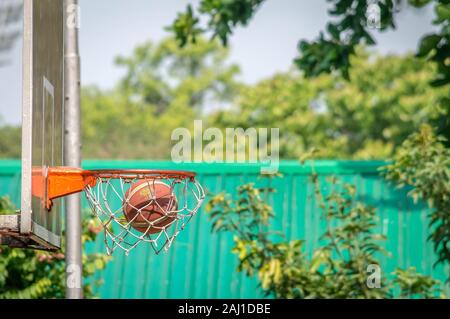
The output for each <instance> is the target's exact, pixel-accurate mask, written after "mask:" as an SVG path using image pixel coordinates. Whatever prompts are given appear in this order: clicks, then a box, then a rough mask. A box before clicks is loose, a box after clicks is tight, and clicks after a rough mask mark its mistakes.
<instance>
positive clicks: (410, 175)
mask: <svg viewBox="0 0 450 319" xmlns="http://www.w3.org/2000/svg"><path fill="white" fill-rule="evenodd" d="M443 142H444V139H443V138H442V137H440V136H436V135H435V134H434V132H433V129H432V128H431V127H430V126H429V125H423V126H422V127H421V129H420V131H419V132H417V133H413V134H411V136H410V137H408V139H406V140H405V142H404V143H403V146H402V148H400V149H399V150H398V152H397V154H396V155H395V157H394V162H393V163H392V164H390V165H388V166H386V167H384V168H383V173H384V174H385V176H386V178H387V179H389V180H391V181H393V182H395V183H396V184H398V186H399V187H403V186H405V185H408V186H410V187H412V190H411V191H410V192H409V195H410V196H411V197H412V198H413V199H414V201H418V200H419V199H422V200H425V201H427V202H428V205H429V207H430V208H431V212H430V215H429V217H430V225H429V229H430V231H431V235H430V236H429V239H430V240H432V241H433V243H434V249H435V251H436V253H437V255H438V260H437V261H436V263H448V264H450V150H449V149H448V148H445V147H444V145H443ZM449 278H450V274H449Z"/></svg>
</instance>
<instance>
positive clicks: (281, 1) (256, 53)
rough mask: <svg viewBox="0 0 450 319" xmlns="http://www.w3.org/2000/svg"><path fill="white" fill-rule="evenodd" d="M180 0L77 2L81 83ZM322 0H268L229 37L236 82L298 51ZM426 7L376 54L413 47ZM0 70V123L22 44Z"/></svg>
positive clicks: (145, 36)
mask: <svg viewBox="0 0 450 319" xmlns="http://www.w3.org/2000/svg"><path fill="white" fill-rule="evenodd" d="M188 3H193V4H195V3H198V1H187V0H128V1H126V0H80V7H81V29H80V50H81V58H82V60H81V63H82V69H81V72H82V83H83V84H95V85H97V86H99V87H101V88H110V87H112V86H113V85H114V84H115V83H116V82H117V80H118V79H119V78H120V76H121V75H122V74H123V73H122V70H121V69H119V68H117V67H115V66H114V64H113V61H114V58H115V57H116V56H117V55H128V54H130V53H131V52H132V50H133V48H134V47H135V46H136V45H138V44H140V43H142V42H144V41H147V40H149V39H150V40H152V41H158V40H161V39H162V38H163V37H165V36H166V35H167V34H168V33H167V32H166V31H165V30H164V27H165V26H167V25H169V24H170V23H171V22H172V21H173V20H174V18H175V17H176V13H177V12H178V11H181V10H183V9H184V8H185V7H186V5H187V4H188ZM327 7H328V6H327V2H326V1H325V0H267V1H266V3H264V4H263V6H262V7H261V9H260V11H259V12H257V14H256V16H255V18H254V19H253V20H252V21H251V22H250V25H249V26H248V27H247V28H239V29H237V30H236V31H235V34H234V35H233V36H232V38H231V41H230V44H231V57H230V62H234V63H237V64H239V65H240V66H241V69H242V75H241V80H243V81H245V82H247V83H254V82H257V81H258V80H261V79H263V78H265V77H269V76H271V75H272V74H274V73H276V72H280V71H286V70H288V69H289V67H290V66H291V64H292V60H293V59H294V58H295V57H296V56H297V50H296V46H297V43H298V40H299V39H310V40H311V39H313V38H315V37H316V36H317V35H318V34H319V31H320V30H322V29H323V28H324V26H325V24H326V22H327V21H328V19H329V17H328V15H327ZM432 18H433V11H432V9H431V8H427V9H425V10H413V9H408V10H402V11H401V12H400V14H399V16H398V23H397V24H398V25H397V30H396V31H393V32H388V33H384V34H381V35H378V36H377V37H376V38H377V40H378V46H377V50H378V51H379V52H381V53H405V52H407V51H412V50H415V49H416V47H417V43H418V41H419V39H420V37H421V36H422V35H423V34H425V33H427V32H429V31H430V30H431V29H432V26H431V21H432ZM8 58H9V59H10V64H9V65H8V66H6V67H1V68H0V121H1V122H3V123H10V124H19V123H20V122H21V72H22V70H21V43H20V41H19V42H18V43H17V44H16V46H15V48H14V50H13V51H11V52H10V53H9V56H8Z"/></svg>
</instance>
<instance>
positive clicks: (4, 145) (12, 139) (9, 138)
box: [0, 125, 22, 159]
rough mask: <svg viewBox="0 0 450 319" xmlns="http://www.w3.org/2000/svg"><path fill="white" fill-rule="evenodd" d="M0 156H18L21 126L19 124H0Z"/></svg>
mask: <svg viewBox="0 0 450 319" xmlns="http://www.w3.org/2000/svg"><path fill="white" fill-rule="evenodd" d="M0 136H1V138H0V158H3V159H5V158H7V159H10V158H20V154H21V151H22V149H21V128H20V126H11V125H2V126H0Z"/></svg>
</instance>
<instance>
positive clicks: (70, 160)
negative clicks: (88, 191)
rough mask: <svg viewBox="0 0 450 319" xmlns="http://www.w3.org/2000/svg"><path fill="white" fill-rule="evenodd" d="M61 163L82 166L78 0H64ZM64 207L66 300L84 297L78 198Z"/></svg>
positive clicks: (70, 199) (74, 197)
mask: <svg viewBox="0 0 450 319" xmlns="http://www.w3.org/2000/svg"><path fill="white" fill-rule="evenodd" d="M64 1H65V3H64V5H65V6H64V8H65V10H64V11H65V19H64V20H65V23H64V28H65V40H64V43H65V44H64V49H65V53H64V99H65V109H64V124H65V130H64V132H65V133H64V163H65V165H67V166H71V167H81V138H80V131H81V125H80V57H79V48H78V28H77V26H76V25H75V24H74V23H73V21H70V19H73V16H70V15H73V14H77V11H76V10H77V9H76V8H77V7H78V0H64ZM76 19H77V18H76ZM65 203H66V205H65V207H66V218H65V225H66V228H65V229H66V298H67V299H80V298H83V290H82V285H83V283H82V279H83V278H82V260H81V254H82V252H81V250H82V245H81V197H80V194H75V195H71V196H68V197H67V198H66V201H65Z"/></svg>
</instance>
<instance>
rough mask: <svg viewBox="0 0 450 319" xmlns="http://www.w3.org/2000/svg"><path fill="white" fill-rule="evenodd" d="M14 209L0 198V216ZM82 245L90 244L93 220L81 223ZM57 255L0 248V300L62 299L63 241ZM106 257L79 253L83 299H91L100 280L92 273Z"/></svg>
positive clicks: (94, 227)
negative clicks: (82, 280) (80, 257)
mask: <svg viewBox="0 0 450 319" xmlns="http://www.w3.org/2000/svg"><path fill="white" fill-rule="evenodd" d="M14 210H15V207H14V205H13V204H12V203H11V201H10V200H9V198H8V197H0V214H11V213H12V212H14ZM82 226H83V234H82V242H83V246H84V247H85V246H86V244H88V243H90V242H94V241H95V239H96V237H97V234H98V232H99V231H100V229H101V228H100V227H98V225H96V224H95V222H94V220H91V219H84V220H83V225H82ZM62 247H63V248H62V249H61V251H59V252H44V251H37V250H31V249H18V248H9V247H5V246H2V247H0V299H5V298H6V299H8V298H14V299H17V298H21V299H22V298H24V299H29V298H64V296H65V255H64V242H63V243H62ZM109 260H110V257H108V256H105V255H104V254H97V253H96V254H83V256H82V262H83V277H84V279H85V281H84V285H83V292H84V296H85V297H86V298H93V297H95V296H94V294H93V288H94V286H98V285H100V284H101V281H94V280H93V279H92V277H93V275H94V273H95V272H97V271H100V270H103V269H104V268H105V267H106V264H107V262H108V261H109Z"/></svg>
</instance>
